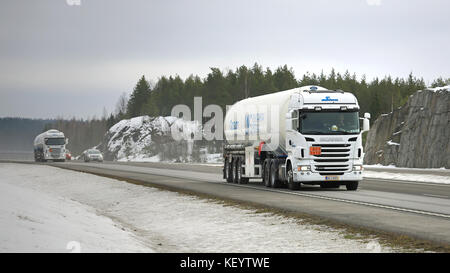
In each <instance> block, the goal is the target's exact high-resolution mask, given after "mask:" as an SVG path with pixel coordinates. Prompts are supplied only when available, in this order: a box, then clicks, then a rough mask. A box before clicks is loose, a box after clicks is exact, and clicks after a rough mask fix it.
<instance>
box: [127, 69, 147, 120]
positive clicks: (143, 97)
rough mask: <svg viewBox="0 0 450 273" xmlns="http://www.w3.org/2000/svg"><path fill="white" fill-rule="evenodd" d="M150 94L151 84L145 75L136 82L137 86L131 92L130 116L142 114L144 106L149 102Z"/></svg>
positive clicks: (128, 109) (129, 102)
mask: <svg viewBox="0 0 450 273" xmlns="http://www.w3.org/2000/svg"><path fill="white" fill-rule="evenodd" d="M149 95H150V84H149V83H148V82H147V80H146V79H145V77H144V76H142V77H141V79H140V80H139V81H138V83H137V84H136V87H135V88H134V90H133V93H131V96H130V100H129V101H128V106H127V111H128V113H127V114H128V116H129V117H136V116H139V115H141V114H142V112H143V106H144V104H145V103H146V102H147V99H148V96H149Z"/></svg>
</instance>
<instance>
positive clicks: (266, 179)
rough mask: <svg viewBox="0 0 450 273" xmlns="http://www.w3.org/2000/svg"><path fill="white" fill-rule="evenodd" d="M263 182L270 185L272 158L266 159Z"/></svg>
mask: <svg viewBox="0 0 450 273" xmlns="http://www.w3.org/2000/svg"><path fill="white" fill-rule="evenodd" d="M263 182H264V185H265V186H266V187H270V159H266V160H264V168H263Z"/></svg>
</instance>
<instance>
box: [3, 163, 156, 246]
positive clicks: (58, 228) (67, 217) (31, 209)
mask: <svg viewBox="0 0 450 273" xmlns="http://www.w3.org/2000/svg"><path fill="white" fill-rule="evenodd" d="M2 167H3V166H2ZM24 167H25V165H23V166H21V168H24ZM25 168H27V167H25ZM0 169H2V177H1V178H0V193H1V198H0V252H71V251H82V252H122V251H123V252H143V251H146V252H152V250H151V249H150V248H147V247H145V246H144V245H142V244H141V243H139V242H137V241H136V240H135V239H134V238H133V237H132V234H131V233H129V232H126V231H124V230H122V229H120V228H119V227H117V226H116V225H115V224H114V223H113V221H112V220H111V219H109V218H107V217H104V216H100V215H97V214H96V213H95V210H94V209H92V208H91V207H87V206H85V205H82V204H80V203H78V202H76V201H72V200H69V199H68V198H67V197H66V198H64V197H58V196H54V195H49V194H47V193H43V192H42V191H40V190H38V189H31V188H30V187H26V186H25V185H24V184H23V183H21V182H20V181H21V180H22V179H24V173H23V172H20V171H18V172H17V173H15V174H14V173H11V172H8V171H6V172H4V171H5V169H4V168H0ZM7 169H8V168H7ZM9 169H10V170H11V168H9ZM36 171H45V169H42V170H36ZM28 174H29V172H25V176H26V175H28ZM44 176H45V175H44ZM36 177H43V176H40V175H39V174H36ZM27 181H28V182H32V179H27ZM59 182H63V181H59ZM20 184H22V185H20Z"/></svg>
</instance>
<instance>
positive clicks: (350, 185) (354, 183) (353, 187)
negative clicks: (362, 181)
mask: <svg viewBox="0 0 450 273" xmlns="http://www.w3.org/2000/svg"><path fill="white" fill-rule="evenodd" d="M358 184H359V183H358V181H350V182H347V184H346V185H345V187H346V188H347V190H348V191H356V190H357V189H358Z"/></svg>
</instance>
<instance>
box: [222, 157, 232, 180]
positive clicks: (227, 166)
mask: <svg viewBox="0 0 450 273" xmlns="http://www.w3.org/2000/svg"><path fill="white" fill-rule="evenodd" d="M223 168H224V172H225V179H226V180H227V182H228V183H231V182H233V176H232V175H231V166H230V161H229V159H228V157H227V158H225V164H224V167H223Z"/></svg>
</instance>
